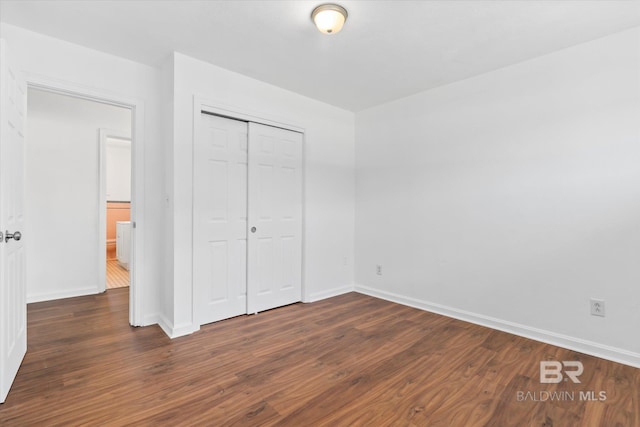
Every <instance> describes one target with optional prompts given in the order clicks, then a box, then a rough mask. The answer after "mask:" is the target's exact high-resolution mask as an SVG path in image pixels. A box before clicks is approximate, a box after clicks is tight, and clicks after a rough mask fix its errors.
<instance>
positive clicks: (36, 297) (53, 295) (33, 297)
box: [27, 286, 101, 304]
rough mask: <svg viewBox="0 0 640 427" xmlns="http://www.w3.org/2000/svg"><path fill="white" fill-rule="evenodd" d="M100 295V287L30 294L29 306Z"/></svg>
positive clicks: (28, 298)
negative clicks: (37, 303)
mask: <svg viewBox="0 0 640 427" xmlns="http://www.w3.org/2000/svg"><path fill="white" fill-rule="evenodd" d="M99 293H101V292H100V291H98V287H97V286H93V287H90V288H79V289H65V290H62V291H56V292H46V293H38V294H28V295H27V304H31V303H33V302H42V301H52V300H56V299H62V298H73V297H82V296H86V295H97V294H99Z"/></svg>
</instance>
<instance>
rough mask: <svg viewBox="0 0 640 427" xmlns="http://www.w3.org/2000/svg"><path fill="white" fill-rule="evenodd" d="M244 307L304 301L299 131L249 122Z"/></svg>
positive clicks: (251, 310) (265, 307)
mask: <svg viewBox="0 0 640 427" xmlns="http://www.w3.org/2000/svg"><path fill="white" fill-rule="evenodd" d="M248 218H249V221H248V228H249V229H248V237H249V238H248V244H249V252H248V266H249V268H248V271H247V295H248V304H247V311H248V312H249V313H257V312H259V311H263V310H268V309H270V308H274V307H280V306H283V305H287V304H291V303H294V302H297V301H300V300H302V134H301V133H298V132H293V131H289V130H285V129H280V128H275V127H271V126H265V125H261V124H257V123H249V217H248Z"/></svg>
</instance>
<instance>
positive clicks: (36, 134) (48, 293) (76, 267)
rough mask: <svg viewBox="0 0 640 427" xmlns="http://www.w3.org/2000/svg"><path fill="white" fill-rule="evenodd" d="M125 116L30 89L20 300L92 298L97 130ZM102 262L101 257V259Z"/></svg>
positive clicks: (119, 125) (126, 128)
mask: <svg viewBox="0 0 640 427" xmlns="http://www.w3.org/2000/svg"><path fill="white" fill-rule="evenodd" d="M100 128H109V129H115V130H119V131H122V132H123V133H125V134H128V133H130V131H131V110H128V109H125V108H119V107H114V106H111V105H106V104H100V103H97V102H91V101H86V100H82V99H78V98H72V97H69V96H64V95H58V94H54V93H51V92H43V91H40V90H33V89H29V91H28V107H27V142H26V149H25V193H26V198H25V210H26V212H28V215H27V221H25V237H28V239H29V240H28V242H29V244H28V245H25V247H26V251H27V252H26V256H27V260H28V262H29V268H27V301H29V302H35V301H46V300H50V299H56V298H66V297H70V296H78V295H86V294H92V293H97V292H99V282H100V278H99V271H98V262H99V261H101V260H103V259H104V256H105V252H104V251H102V252H101V253H98V240H99V232H100V224H99V213H100V208H101V204H100V203H99V194H100V193H99V191H100V183H99V129H100ZM101 257H102V258H101Z"/></svg>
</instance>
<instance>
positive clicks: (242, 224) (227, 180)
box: [193, 113, 247, 325]
mask: <svg viewBox="0 0 640 427" xmlns="http://www.w3.org/2000/svg"><path fill="white" fill-rule="evenodd" d="M193 212H194V217H193V224H194V225H193V245H194V248H193V257H194V259H193V281H194V282H193V283H194V294H195V297H196V298H197V300H196V301H197V305H196V311H197V318H198V321H199V322H200V324H201V325H202V324H205V323H210V322H214V321H216V320H221V319H226V318H229V317H233V316H237V315H239V314H245V313H246V312H247V298H246V289H247V276H246V272H247V123H246V122H241V121H238V120H232V119H227V118H223V117H218V116H213V115H210V114H204V113H203V114H201V116H200V120H198V124H197V127H196V137H195V141H194V177H193Z"/></svg>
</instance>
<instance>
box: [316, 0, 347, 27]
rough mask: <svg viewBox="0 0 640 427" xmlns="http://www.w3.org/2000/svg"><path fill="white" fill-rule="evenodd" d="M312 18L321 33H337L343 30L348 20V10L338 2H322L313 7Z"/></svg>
mask: <svg viewBox="0 0 640 427" xmlns="http://www.w3.org/2000/svg"><path fill="white" fill-rule="evenodd" d="M311 19H312V20H313V22H314V23H315V24H316V27H318V30H320V32H321V33H324V34H335V33H337V32H339V31H340V30H342V27H343V25H344V23H345V21H346V20H347V11H346V9H345V8H344V7H342V6H339V5H337V4H322V5H320V6H318V7H316V8H315V9H313V12H312V13H311Z"/></svg>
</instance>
